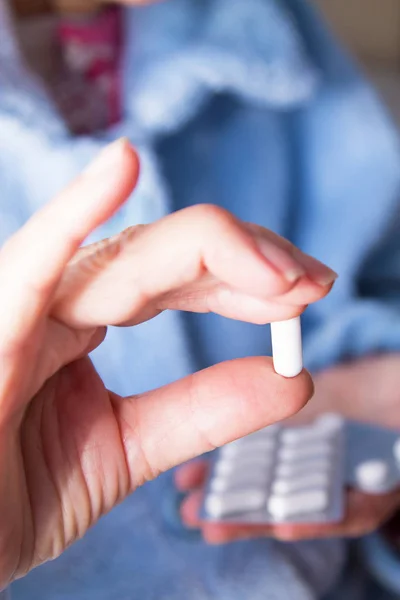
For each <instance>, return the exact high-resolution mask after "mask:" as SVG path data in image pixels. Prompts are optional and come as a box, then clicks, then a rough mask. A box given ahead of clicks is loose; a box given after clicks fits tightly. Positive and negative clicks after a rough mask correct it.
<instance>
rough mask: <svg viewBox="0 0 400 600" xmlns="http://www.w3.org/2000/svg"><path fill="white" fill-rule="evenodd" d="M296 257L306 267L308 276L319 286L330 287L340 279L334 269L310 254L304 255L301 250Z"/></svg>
mask: <svg viewBox="0 0 400 600" xmlns="http://www.w3.org/2000/svg"><path fill="white" fill-rule="evenodd" d="M295 257H296V259H297V260H298V261H299V263H300V264H301V265H302V266H303V267H304V269H305V271H306V273H307V276H308V277H309V278H310V279H311V280H312V281H314V282H315V283H318V284H319V285H324V286H325V285H330V284H331V283H333V282H334V281H335V280H336V279H337V278H338V274H337V273H336V272H335V271H334V270H333V269H331V268H330V267H327V266H326V265H325V264H324V263H322V262H321V261H319V260H317V259H316V258H314V257H312V256H310V255H309V254H304V252H301V250H296V252H295Z"/></svg>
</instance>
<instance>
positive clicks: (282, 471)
mask: <svg viewBox="0 0 400 600" xmlns="http://www.w3.org/2000/svg"><path fill="white" fill-rule="evenodd" d="M330 470H331V460H330V458H329V457H328V456H318V457H311V458H310V459H309V460H303V461H301V462H297V463H296V462H283V463H280V464H279V465H278V466H277V468H276V476H277V477H279V478H283V477H296V476H297V475H304V474H307V473H329V472H330Z"/></svg>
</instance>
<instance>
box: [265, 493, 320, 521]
mask: <svg viewBox="0 0 400 600" xmlns="http://www.w3.org/2000/svg"><path fill="white" fill-rule="evenodd" d="M328 504H329V494H328V492H327V491H326V490H312V491H309V492H299V493H297V494H292V495H290V496H282V495H277V494H275V495H273V496H271V497H270V499H269V500H268V504H267V508H268V511H269V512H270V514H271V515H272V516H273V517H274V518H276V519H287V518H289V517H293V516H295V515H304V514H310V513H315V512H321V511H323V510H326V509H327V508H328Z"/></svg>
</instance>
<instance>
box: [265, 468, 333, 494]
mask: <svg viewBox="0 0 400 600" xmlns="http://www.w3.org/2000/svg"><path fill="white" fill-rule="evenodd" d="M328 486H329V472H325V473H308V474H307V473H304V474H303V475H298V474H296V476H294V477H290V478H288V477H286V478H282V477H281V478H280V479H276V480H275V481H274V483H273V485H272V493H273V494H282V495H284V494H291V493H293V492H298V491H300V490H304V489H307V488H319V487H322V488H327V487H328Z"/></svg>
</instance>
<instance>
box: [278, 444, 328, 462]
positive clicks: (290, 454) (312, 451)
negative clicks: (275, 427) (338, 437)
mask: <svg viewBox="0 0 400 600" xmlns="http://www.w3.org/2000/svg"><path fill="white" fill-rule="evenodd" d="M332 450H333V447H332V444H330V443H329V442H327V441H321V442H319V443H312V444H309V445H307V446H300V447H298V446H295V447H293V446H282V447H281V448H280V450H279V453H278V459H279V460H280V461H282V462H286V461H293V462H294V463H296V462H299V461H303V460H309V459H313V458H319V457H324V458H325V457H328V456H329V455H330V454H331V453H332Z"/></svg>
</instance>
